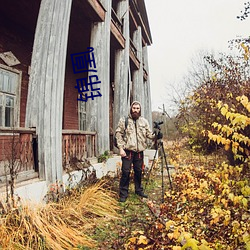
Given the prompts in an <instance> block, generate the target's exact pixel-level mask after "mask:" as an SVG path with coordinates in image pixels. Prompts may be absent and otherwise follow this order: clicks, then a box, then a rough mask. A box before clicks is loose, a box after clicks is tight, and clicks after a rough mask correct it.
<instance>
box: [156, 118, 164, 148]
mask: <svg viewBox="0 0 250 250" xmlns="http://www.w3.org/2000/svg"><path fill="white" fill-rule="evenodd" d="M162 124H163V121H160V122H157V121H154V134H155V142H154V148H155V149H157V148H158V144H161V142H162V137H163V135H162V133H161V127H160V125H162Z"/></svg>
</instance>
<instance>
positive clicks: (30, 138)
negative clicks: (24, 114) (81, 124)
mask: <svg viewBox="0 0 250 250" xmlns="http://www.w3.org/2000/svg"><path fill="white" fill-rule="evenodd" d="M62 156H63V159H62V160H63V167H64V168H65V166H67V165H69V164H70V163H71V160H72V159H74V160H75V159H77V160H81V159H83V158H93V157H95V156H96V132H89V131H79V130H63V132H62ZM10 166H14V167H15V170H16V171H17V182H20V181H24V180H29V179H32V178H35V177H38V162H37V141H36V130H35V129H28V128H1V127H0V187H1V186H2V185H4V184H5V183H6V176H7V178H9V176H10V175H9V174H10Z"/></svg>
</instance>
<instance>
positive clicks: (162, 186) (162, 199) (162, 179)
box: [160, 147, 165, 203]
mask: <svg viewBox="0 0 250 250" xmlns="http://www.w3.org/2000/svg"><path fill="white" fill-rule="evenodd" d="M160 150H161V203H163V202H164V193H165V190H164V176H163V155H162V147H161V149H160Z"/></svg>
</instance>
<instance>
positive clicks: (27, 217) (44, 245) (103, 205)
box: [0, 182, 119, 250]
mask: <svg viewBox="0 0 250 250" xmlns="http://www.w3.org/2000/svg"><path fill="white" fill-rule="evenodd" d="M104 184H105V183H103V182H99V183H97V184H95V185H93V186H91V187H89V188H87V189H85V190H74V191H72V192H71V195H69V196H67V197H64V198H63V199H62V200H61V201H60V202H59V203H50V204H47V205H45V206H34V205H32V206H31V205H28V204H26V205H22V206H20V207H19V208H17V209H13V210H11V211H9V213H8V214H6V215H4V216H2V217H1V218H0V249H8V250H11V249H26V250H27V249H30V250H31V249H32V250H33V249H57V250H60V249H77V246H86V247H91V248H93V247H94V246H95V242H94V241H93V240H92V239H90V238H89V237H88V236H87V234H88V229H90V228H92V227H93V226H94V222H95V218H96V217H98V220H110V219H118V218H119V215H118V210H119V207H118V204H117V201H116V199H114V195H113V193H112V192H111V191H109V190H106V189H105V188H104Z"/></svg>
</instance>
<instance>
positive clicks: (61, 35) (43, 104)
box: [26, 0, 72, 182]
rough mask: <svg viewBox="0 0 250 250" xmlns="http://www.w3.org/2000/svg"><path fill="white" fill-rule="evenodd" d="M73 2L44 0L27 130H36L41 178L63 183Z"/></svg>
mask: <svg viewBox="0 0 250 250" xmlns="http://www.w3.org/2000/svg"><path fill="white" fill-rule="evenodd" d="M71 3H72V0H65V1H61V0H42V1H41V6H40V11H39V16H38V21H37V28H36V33H35V41H34V49H33V56H32V62H31V77H30V86H29V93H28V102H27V115H26V126H27V127H36V128H37V136H38V151H39V170H40V177H41V178H42V179H45V180H47V181H48V182H55V181H57V180H58V181H60V180H61V179H62V114H63V91H64V76H65V62H66V51H67V40H68V28H69V19H70V11H71Z"/></svg>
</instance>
